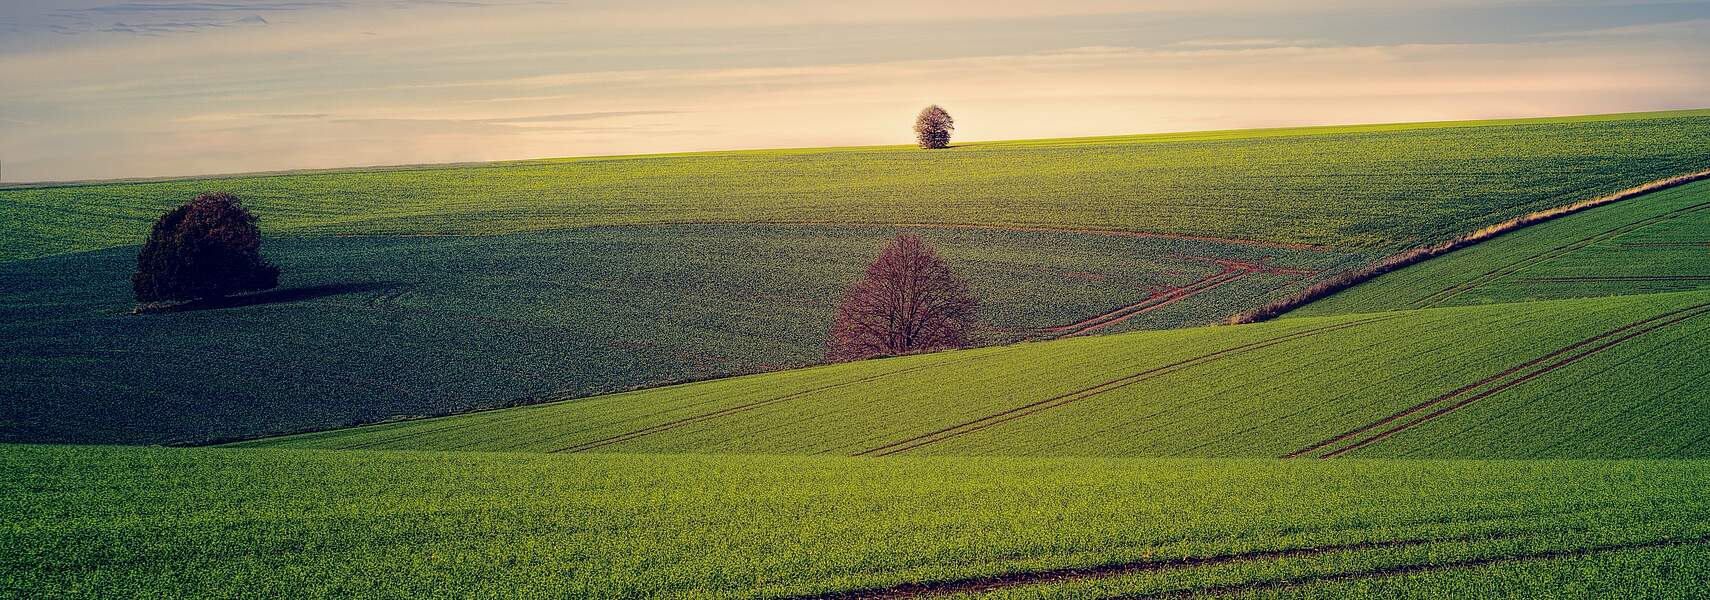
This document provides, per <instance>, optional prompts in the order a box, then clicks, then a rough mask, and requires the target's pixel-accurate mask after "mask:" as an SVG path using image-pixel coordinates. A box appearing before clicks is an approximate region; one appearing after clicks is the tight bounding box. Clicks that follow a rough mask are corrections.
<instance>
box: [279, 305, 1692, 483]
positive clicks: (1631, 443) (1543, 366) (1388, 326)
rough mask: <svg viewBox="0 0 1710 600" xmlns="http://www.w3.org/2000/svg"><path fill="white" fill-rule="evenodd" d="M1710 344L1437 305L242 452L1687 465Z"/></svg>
mask: <svg viewBox="0 0 1710 600" xmlns="http://www.w3.org/2000/svg"><path fill="white" fill-rule="evenodd" d="M1706 344H1710V294H1705V293H1677V294H1654V295H1646V296H1632V297H1617V298H1599V299H1587V300H1563V301H1551V302H1534V303H1525V304H1512V305H1493V306H1478V307H1460V308H1445V309H1429V310H1419V311H1410V312H1403V313H1395V314H1387V315H1350V316H1340V317H1324V318H1302V319H1287V320H1282V321H1274V322H1270V323H1262V324H1258V325H1246V326H1229V327H1213V328H1198V329H1186V330H1174V331H1159V332H1143V333H1134V334H1124V335H1116V336H1103V337H1096V338H1082V339H1075V340H1067V341H1057V342H1041V343H1030V344H1023V345H1018V346H1009V347H1000V348H987V349H980V350H972V351H962V352H951V353H939V354H932V355H923V356H911V357H903V358H894V359H884V360H874V361H864V362H859V363H851V364H843V365H834V366H827V367H816V368H812V369H805V370H796V371H787V372H781V373H772V374H763V375H755V376H748V377H740V378H734V379H726V380H719V381H711V382H704V383H698V384H690V385H682V386H672V387H668V388H659V389H654V390H646V391H639V392H633V393H628V394H620V395H612V396H601V397H595V398H588V399H583V400H577V401H571V402H563V403H554V404H548V405H541V406H534V407H526V408H517V409H510V410H502V411H494V412H485V413H478V414H471V415H462V416H455V417H448V418H442V419H430V420H423V421H415V422H405V423H394V424H386V425H377V426H372V427H363V428H358V429H350V430H343V431H334V432H327V433H321V434H310V435H304V436H297V437H286V438H276V439H268V440H259V441H256V442H254V443H253V445H263V446H266V445H275V446H298V447H318V448H381V449H431V450H453V449H467V450H526V451H541V452H582V451H600V452H611V451H615V452H743V453H746V452H763V453H798V454H813V453H832V454H869V455H888V454H894V453H910V454H956V455H1111V456H1208V457H1217V456H1236V457H1265V456H1269V457H1274V456H1281V455H1284V454H1288V453H1291V452H1295V451H1298V450H1301V449H1303V448H1308V447H1312V449H1313V450H1314V452H1311V453H1307V454H1305V455H1307V456H1317V455H1321V454H1325V453H1332V452H1335V453H1337V455H1342V454H1347V455H1353V456H1377V455H1382V456H1423V457H1443V458H1447V457H1456V458H1495V457H1502V458H1599V457H1602V458H1611V457H1632V458H1640V457H1700V456H1710V438H1707V437H1706V436H1704V435H1703V427H1702V423H1703V421H1704V418H1705V417H1706V415H1707V414H1710V413H1707V411H1710V404H1707V403H1706V397H1705V396H1704V395H1703V394H1698V393H1695V392H1694V391H1693V390H1694V389H1695V387H1694V386H1696V385H1698V382H1700V381H1702V380H1704V379H1705V378H1706V377H1710V363H1706V362H1704V361H1693V360H1682V359H1681V353H1680V349H1681V348H1694V347H1705V345H1706ZM1443 409H1448V410H1447V411H1446V412H1444V413H1443V414H1440V415H1434V414H1433V413H1435V412H1436V411H1439V410H1443ZM1409 410H1411V411H1413V412H1410V413H1405V414H1403V415H1402V416H1401V417H1397V416H1396V415H1397V414H1398V413H1403V412H1404V411H1409ZM1427 416H1429V418H1427V419H1425V420H1424V421H1423V422H1420V423H1417V424H1413V425H1409V426H1408V427H1407V428H1406V430H1405V431H1400V432H1395V433H1392V434H1386V433H1385V432H1386V431H1387V430H1388V429H1389V428H1391V427H1393V426H1398V425H1406V424H1408V423H1409V421H1412V420H1413V419H1416V418H1420V417H1427ZM1362 428H1364V429H1362ZM1349 431H1355V432H1357V433H1358V434H1359V435H1355V436H1351V437H1348V438H1346V439H1336V440H1335V443H1331V444H1327V445H1323V446H1314V445H1315V444H1317V443H1319V442H1322V441H1325V440H1329V439H1331V438H1334V437H1336V436H1337V435H1338V434H1342V433H1343V432H1349ZM1376 435H1382V439H1378V440H1372V441H1369V442H1363V443H1362V440H1364V439H1365V438H1366V437H1370V436H1376ZM1355 444H1359V446H1358V447H1354V448H1347V449H1345V450H1344V449H1343V448H1344V447H1346V446H1353V445H1355Z"/></svg>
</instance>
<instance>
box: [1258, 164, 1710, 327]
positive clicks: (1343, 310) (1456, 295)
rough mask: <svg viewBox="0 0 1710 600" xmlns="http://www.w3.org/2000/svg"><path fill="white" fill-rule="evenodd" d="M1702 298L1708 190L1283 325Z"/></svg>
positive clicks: (1528, 242) (1481, 255)
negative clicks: (1675, 296)
mask: <svg viewBox="0 0 1710 600" xmlns="http://www.w3.org/2000/svg"><path fill="white" fill-rule="evenodd" d="M1705 288H1710V181H1701V182H1698V183H1692V184H1687V185H1684V186H1681V187H1677V188H1673V189H1669V190H1664V191H1660V192H1655V193H1651V194H1646V195H1644V196H1640V197H1637V198H1633V199H1629V200H1623V201H1621V202H1618V203H1615V204H1610V205H1607V206H1602V207H1598V208H1594V209H1590V210H1588V211H1586V212H1584V213H1581V214H1576V215H1573V216H1571V217H1567V218H1563V219H1558V220H1555V221H1549V222H1546V223H1542V224H1539V225H1533V226H1531V227H1527V228H1525V229H1521V230H1519V231H1515V232H1513V233H1509V234H1507V235H1503V236H1501V237H1498V238H1495V239H1492V240H1489V241H1485V242H1482V243H1480V244H1477V245H1474V246H1471V247H1468V248H1464V249H1461V250H1457V251H1455V252H1451V253H1449V254H1447V255H1444V256H1440V257H1437V258H1433V259H1431V260H1428V261H1425V262H1422V263H1419V264H1416V265H1413V266H1410V267H1407V268H1405V269H1401V270H1398V271H1394V272H1391V273H1387V274H1384V275H1382V276H1379V277H1377V278H1375V279H1373V280H1371V281H1368V282H1366V283H1363V284H1360V285H1357V286H1354V287H1352V288H1349V289H1347V290H1344V291H1342V292H1340V293H1337V294H1335V295H1332V296H1330V297H1327V298H1325V299H1323V300H1320V301H1317V302H1314V303H1312V304H1309V305H1307V306H1305V307H1302V308H1301V309H1299V310H1296V311H1293V312H1291V313H1289V314H1288V316H1291V317H1292V316H1315V315H1331V314H1348V313H1361V312H1377V311H1383V310H1396V309H1407V308H1423V307H1431V306H1458V305H1468V304H1486V303H1494V302H1524V301H1529V300H1541V299H1552V298H1575V297H1591V296H1612V295H1620V294H1645V293H1657V292H1672V291H1682V290H1698V289H1705Z"/></svg>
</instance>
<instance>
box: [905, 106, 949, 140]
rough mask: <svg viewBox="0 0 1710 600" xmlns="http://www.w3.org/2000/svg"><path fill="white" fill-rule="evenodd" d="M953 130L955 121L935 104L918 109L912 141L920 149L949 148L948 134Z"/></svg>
mask: <svg viewBox="0 0 1710 600" xmlns="http://www.w3.org/2000/svg"><path fill="white" fill-rule="evenodd" d="M955 129H956V121H955V120H953V119H951V118H950V113H948V112H945V110H944V109H943V108H941V107H939V106H938V105H937V104H934V105H932V106H928V107H926V108H922V109H920V116H918V117H915V118H914V139H915V140H916V141H919V142H920V147H922V148H927V149H932V148H945V147H949V146H950V132H951V131H954V130H955Z"/></svg>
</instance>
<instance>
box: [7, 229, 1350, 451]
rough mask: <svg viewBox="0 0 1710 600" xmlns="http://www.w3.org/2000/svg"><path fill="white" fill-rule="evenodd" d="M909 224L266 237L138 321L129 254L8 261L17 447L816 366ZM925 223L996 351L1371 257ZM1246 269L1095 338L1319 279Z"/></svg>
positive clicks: (11, 411)
mask: <svg viewBox="0 0 1710 600" xmlns="http://www.w3.org/2000/svg"><path fill="white" fill-rule="evenodd" d="M893 233H894V231H893V230H891V229H889V228H868V227H798V226H772V225H761V226H736V225H724V226H671V227H633V228H632V227H613V228H596V229H582V230H569V231H555V232H538V233H530V234H515V235H505V236H485V237H474V238H471V237H426V238H424V237H411V238H398V237H360V238H343V237H341V238H286V239H278V240H270V241H268V243H267V246H266V249H267V251H268V254H269V256H271V257H272V259H273V260H274V261H276V262H277V263H278V264H280V265H281V266H282V267H283V268H284V281H283V285H282V287H281V289H279V290H276V291H273V292H268V293H266V294H262V295H260V296H257V297H250V298H241V299H239V302H238V304H244V305H240V306H229V307H225V308H219V309H213V310H196V311H188V312H178V313H168V314H153V315H146V316H133V315H129V314H126V313H127V311H128V309H129V307H130V304H131V303H130V296H129V290H130V287H129V284H128V282H127V281H126V280H125V277H126V276H127V274H128V273H129V272H130V270H131V269H130V268H129V267H130V265H132V264H133V263H134V258H133V257H132V250H130V249H122V250H111V251H101V252H91V253H83V254H76V255H69V256H56V257H48V258H42V259H34V260H27V261H14V262H10V263H0V280H5V281H8V282H14V283H15V284H17V285H13V286H8V287H6V288H5V289H0V396H4V397H6V398H9V399H12V404H11V406H10V407H9V408H8V410H7V411H6V412H4V413H0V441H13V442H18V441H34V442H43V441H47V442H77V443H165V442H198V441H208V440H211V439H220V438H229V437H233V436H254V435H261V434H278V433H288V432H295V431H303V430H308V429H325V428H330V427H339V426H346V425H352V424H359V423H370V422H374V421H378V420H383V419H386V418H388V417H394V416H398V415H430V414H445V413H452V412H463V411H468V410H473V409H477V408H492V407H497V406H508V405H515V404H525V403H532V402H538V401H541V400H547V399H553V398H563V397H576V396H586V395H590V394H595V393H602V392H612V391H619V390H625V389H630V388H634V387H639V386H643V385H657V384H660V383H665V382H670V381H681V380H686V379H698V378H707V377H713V376H721V375H731V374H738V373H750V372H756V371H761V370H767V369H778V368H783V367H792V366H800V365H803V364H806V363H811V362H818V361H819V360H820V357H821V356H823V347H824V340H825V336H826V329H827V327H828V326H829V324H830V322H831V319H832V311H833V307H834V306H835V302H836V301H837V300H838V299H839V298H841V296H842V293H843V289H844V288H845V286H847V285H848V284H849V283H851V282H852V281H854V280H855V279H857V278H859V277H860V275H861V274H862V272H863V271H864V269H865V268H866V263H867V261H869V260H871V257H872V256H874V255H876V254H877V253H878V251H879V248H880V246H881V245H882V244H883V243H884V241H885V239H887V238H888V237H889V236H891V235H892V234H893ZM923 234H924V235H926V237H927V239H928V240H930V241H931V242H932V243H934V244H936V245H937V246H938V247H939V250H940V251H941V252H942V253H943V254H944V256H945V257H946V259H947V260H949V261H950V262H951V264H952V265H954V267H955V269H956V270H957V272H959V273H961V274H963V275H965V276H967V277H968V278H969V279H970V280H971V283H972V287H973V290H974V291H975V293H976V294H978V296H979V297H980V298H982V299H983V300H984V302H985V307H984V309H983V310H982V312H981V315H980V316H981V318H982V319H983V321H984V326H983V328H982V329H981V331H980V332H979V335H980V337H981V338H983V339H985V340H988V341H1002V340H1009V339H1018V338H1024V337H1029V336H1044V335H1055V334H1056V333H1066V332H1040V331H1035V330H1037V329H1040V328H1050V327H1054V326H1059V325H1063V324H1069V323H1075V322H1077V321H1081V320H1083V319H1086V318H1087V317H1090V316H1092V315H1096V314H1100V313H1104V312H1106V311H1110V310H1112V309H1114V308H1117V307H1121V306H1126V305H1131V304H1134V303H1137V302H1141V301H1143V300H1144V299H1146V298H1149V297H1152V296H1154V295H1155V294H1160V293H1164V290H1169V289H1175V288H1178V287H1181V286H1187V285H1190V284H1191V283H1192V282H1194V281H1199V280H1203V279H1205V278H1207V277H1213V276H1219V277H1221V275H1219V274H1221V273H1224V272H1225V269H1226V267H1225V266H1224V265H1223V264H1219V262H1218V261H1247V262H1252V263H1258V262H1265V263H1266V264H1267V265H1269V266H1275V267H1296V268H1302V269H1308V270H1315V271H1333V270H1336V269H1340V268H1345V266H1346V265H1348V264H1351V263H1354V262H1358V261H1360V260H1362V259H1361V258H1360V257H1358V256H1355V255H1345V254H1334V253H1320V252H1310V251H1303V250H1287V249H1277V248H1257V247H1253V246H1245V245H1234V244H1222V243H1215V242H1204V241H1191V240H1171V239H1156V238H1136V237H1111V236H1089V235H1082V234H1069V233H1052V232H1025V231H999V230H977V229H933V230H927V231H924V232H923ZM1225 264H1227V262H1225ZM1235 275H1237V276H1240V279H1238V280H1234V281H1231V282H1229V283H1227V284H1225V285H1221V286H1219V287H1216V288H1215V289H1211V290H1208V291H1206V292H1205V293H1203V294H1198V295H1194V296H1191V297H1187V298H1184V299H1181V300H1180V301H1177V302H1172V303H1168V304H1162V303H1160V304H1159V305H1158V306H1156V307H1152V308H1150V309H1149V310H1146V311H1144V312H1138V313H1136V314H1134V315H1133V316H1132V317H1130V318H1128V319H1127V320H1124V321H1122V322H1120V323H1115V324H1112V325H1110V326H1109V327H1105V328H1102V329H1099V330H1098V331H1100V332H1106V331H1120V330H1123V329H1124V328H1159V327H1173V326H1182V325H1192V324H1203V323H1208V322H1214V321H1217V320H1220V319H1222V318H1224V317H1225V316H1227V315H1228V314H1230V313H1232V312H1235V311H1237V310H1240V309H1241V308H1242V307H1244V306H1250V305H1252V304H1256V303H1259V302H1262V301H1264V300H1265V299H1266V298H1268V297H1272V296H1275V295H1277V294H1280V293H1283V292H1284V291H1286V290H1288V289H1291V288H1293V287H1295V286H1299V285H1303V284H1304V283H1306V282H1307V281H1309V280H1310V279H1312V278H1314V277H1317V275H1310V274H1285V273H1275V272H1238V273H1235ZM1219 281H1222V280H1221V279H1219ZM1160 302H1161V301H1160ZM1148 306H1150V305H1148ZM1124 314H1127V313H1124Z"/></svg>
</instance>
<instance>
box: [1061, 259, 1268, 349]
mask: <svg viewBox="0 0 1710 600" xmlns="http://www.w3.org/2000/svg"><path fill="white" fill-rule="evenodd" d="M1231 273H1234V271H1233V270H1230V269H1224V270H1222V271H1218V272H1217V273H1213V274H1211V275H1207V276H1205V277H1201V278H1199V279H1196V280H1194V281H1192V282H1189V283H1188V284H1187V285H1184V286H1181V287H1172V288H1166V289H1165V290H1163V291H1160V292H1154V293H1152V294H1151V295H1149V296H1146V298H1145V299H1143V300H1141V301H1139V302H1135V303H1133V304H1128V305H1124V306H1120V307H1117V308H1114V309H1111V310H1108V311H1105V312H1102V313H1099V314H1096V315H1093V316H1091V317H1087V318H1085V319H1082V320H1080V321H1076V322H1074V323H1070V324H1068V325H1058V326H1055V327H1046V328H1043V329H1040V330H1038V331H1039V332H1040V333H1042V334H1046V335H1045V337H1050V338H1057V337H1067V336H1071V335H1075V334H1077V333H1080V332H1082V331H1086V330H1087V329H1089V328H1091V327H1094V326H1097V325H1099V324H1100V323H1103V322H1105V321H1108V320H1110V319H1114V318H1117V317H1119V316H1121V315H1123V314H1125V313H1127V312H1129V311H1134V310H1139V309H1142V308H1147V307H1149V306H1150V308H1157V307H1156V306H1151V305H1154V304H1159V303H1160V302H1161V303H1163V304H1168V303H1171V302H1175V301H1178V300H1181V299H1183V298H1186V297H1189V296H1192V295H1193V294H1194V293H1197V292H1190V290H1195V289H1197V288H1199V287H1201V286H1204V285H1207V284H1210V283H1212V282H1215V281H1216V280H1218V279H1219V278H1223V277H1227V276H1229V275H1230V274H1231ZM1184 293H1186V295H1183V294H1184ZM1150 308H1147V309H1148V310H1150Z"/></svg>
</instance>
